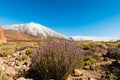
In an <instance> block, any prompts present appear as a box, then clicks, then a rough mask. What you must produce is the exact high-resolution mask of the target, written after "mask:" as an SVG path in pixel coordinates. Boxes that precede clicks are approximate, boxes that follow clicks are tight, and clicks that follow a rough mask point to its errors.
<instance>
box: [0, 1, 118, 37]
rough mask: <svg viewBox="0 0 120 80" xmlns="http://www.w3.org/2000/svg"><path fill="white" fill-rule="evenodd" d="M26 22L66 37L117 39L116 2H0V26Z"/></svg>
mask: <svg viewBox="0 0 120 80" xmlns="http://www.w3.org/2000/svg"><path fill="white" fill-rule="evenodd" d="M28 22H36V23H39V24H42V25H44V26H47V27H49V28H52V29H53V30H55V31H57V32H59V33H62V34H64V35H67V36H79V35H80V36H112V37H120V0H0V25H9V24H20V23H28Z"/></svg>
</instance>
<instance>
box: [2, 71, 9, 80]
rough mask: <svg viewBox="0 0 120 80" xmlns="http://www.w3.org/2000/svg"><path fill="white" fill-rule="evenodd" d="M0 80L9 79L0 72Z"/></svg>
mask: <svg viewBox="0 0 120 80" xmlns="http://www.w3.org/2000/svg"><path fill="white" fill-rule="evenodd" d="M0 80H9V77H8V76H7V75H6V74H5V73H3V72H2V71H1V70H0Z"/></svg>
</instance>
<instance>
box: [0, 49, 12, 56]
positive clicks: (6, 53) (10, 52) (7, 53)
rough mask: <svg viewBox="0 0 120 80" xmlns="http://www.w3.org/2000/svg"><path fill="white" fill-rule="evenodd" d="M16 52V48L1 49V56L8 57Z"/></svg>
mask: <svg viewBox="0 0 120 80" xmlns="http://www.w3.org/2000/svg"><path fill="white" fill-rule="evenodd" d="M13 53H14V50H7V49H6V50H1V51H0V56H1V57H6V56H8V55H12V54H13Z"/></svg>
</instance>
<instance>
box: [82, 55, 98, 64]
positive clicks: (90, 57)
mask: <svg viewBox="0 0 120 80" xmlns="http://www.w3.org/2000/svg"><path fill="white" fill-rule="evenodd" d="M84 61H85V65H91V64H94V63H95V62H96V59H94V58H93V57H92V56H87V57H86V58H85V60H84Z"/></svg>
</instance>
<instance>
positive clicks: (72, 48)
mask: <svg viewBox="0 0 120 80" xmlns="http://www.w3.org/2000/svg"><path fill="white" fill-rule="evenodd" d="M82 55H83V50H82V49H81V48H80V47H79V46H77V45H76V44H74V43H71V42H67V41H57V42H49V43H46V44H43V45H41V46H40V47H39V48H37V49H36V50H35V51H34V52H33V54H32V55H31V58H32V59H31V60H32V67H33V69H34V70H35V71H36V72H37V73H38V75H39V78H40V80H49V79H55V80H65V79H66V77H67V76H68V75H69V73H71V72H72V70H73V69H74V68H75V67H76V66H77V65H76V62H77V61H78V59H79V58H80V56H82Z"/></svg>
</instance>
